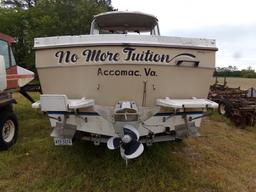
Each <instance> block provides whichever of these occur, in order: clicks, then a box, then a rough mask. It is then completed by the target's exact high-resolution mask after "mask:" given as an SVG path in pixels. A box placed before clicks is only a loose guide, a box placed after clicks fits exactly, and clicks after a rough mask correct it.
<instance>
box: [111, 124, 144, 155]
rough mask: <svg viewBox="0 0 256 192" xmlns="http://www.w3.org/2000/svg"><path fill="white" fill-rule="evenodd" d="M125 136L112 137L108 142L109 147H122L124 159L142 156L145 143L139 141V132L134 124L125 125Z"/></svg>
mask: <svg viewBox="0 0 256 192" xmlns="http://www.w3.org/2000/svg"><path fill="white" fill-rule="evenodd" d="M123 133H124V135H123V137H111V138H109V140H108V142H107V146H108V148H109V149H111V150H114V149H118V148H120V149H121V155H122V157H123V158H124V159H134V158H136V157H138V156H140V155H141V154H142V153H143V151H144V146H143V144H142V143H141V142H140V141H139V138H140V136H139V132H138V130H137V129H136V128H135V127H133V126H132V125H128V124H127V125H124V126H123Z"/></svg>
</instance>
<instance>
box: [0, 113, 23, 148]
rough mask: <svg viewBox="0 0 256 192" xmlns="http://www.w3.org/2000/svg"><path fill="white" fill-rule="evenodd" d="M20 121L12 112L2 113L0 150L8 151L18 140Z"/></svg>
mask: <svg viewBox="0 0 256 192" xmlns="http://www.w3.org/2000/svg"><path fill="white" fill-rule="evenodd" d="M18 130H19V129H18V121H17V117H16V115H15V114H14V113H13V112H12V111H3V112H1V113H0V150H7V149H8V148H10V147H11V146H12V145H13V144H14V143H15V142H16V140H17V136H18Z"/></svg>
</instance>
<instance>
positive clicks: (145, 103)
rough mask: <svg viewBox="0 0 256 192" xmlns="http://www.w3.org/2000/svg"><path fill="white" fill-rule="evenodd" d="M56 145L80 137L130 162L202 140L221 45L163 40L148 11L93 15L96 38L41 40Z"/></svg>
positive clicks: (39, 64)
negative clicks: (169, 144)
mask: <svg viewBox="0 0 256 192" xmlns="http://www.w3.org/2000/svg"><path fill="white" fill-rule="evenodd" d="M34 49H35V54H36V68H37V71H38V75H39V79H40V83H41V87H42V91H43V94H42V95H41V96H40V100H39V101H37V102H36V103H34V104H33V105H32V107H33V108H40V109H41V110H42V111H44V112H47V114H48V116H49V119H50V123H51V126H52V127H53V131H52V133H51V136H52V137H53V139H54V143H55V145H72V144H73V143H72V142H73V140H74V138H80V139H84V140H89V141H93V142H94V144H96V145H98V144H100V143H107V146H108V148H109V149H119V148H120V151H121V156H122V157H123V158H124V159H126V160H127V159H133V158H136V157H138V156H139V155H140V154H141V153H142V152H143V150H144V145H143V144H146V145H152V143H154V142H161V141H169V140H176V139H182V138H185V137H186V136H188V135H191V136H198V135H199V132H198V128H199V127H200V124H201V118H202V117H203V116H204V112H206V111H207V110H208V109H210V108H217V107H218V105H217V104H216V103H215V102H212V101H210V100H207V99H206V98H207V95H208V91H209V87H210V82H211V79H212V75H213V72H214V68H215V53H216V51H217V47H216V42H215V40H211V39H198V38H184V37H167V36H161V35H160V30H159V25H158V19H157V18H156V17H155V16H153V15H150V14H144V13H141V12H128V11H112V12H106V13H101V14H98V15H96V16H94V18H93V21H92V23H91V29H90V34H89V35H78V36H56V37H43V38H35V40H34Z"/></svg>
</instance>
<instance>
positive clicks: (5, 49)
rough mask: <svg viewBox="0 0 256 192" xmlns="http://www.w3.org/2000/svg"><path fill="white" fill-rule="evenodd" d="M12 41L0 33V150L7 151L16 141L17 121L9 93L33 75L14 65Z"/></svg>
mask: <svg viewBox="0 0 256 192" xmlns="http://www.w3.org/2000/svg"><path fill="white" fill-rule="evenodd" d="M12 43H14V39H13V38H12V37H10V36H8V35H4V34H2V33H0V149H2V150H4V149H8V148H9V147H11V146H12V145H13V144H14V143H15V142H16V139H17V135H18V121H17V117H16V115H15V114H14V112H13V109H12V104H14V103H16V101H15V99H13V98H12V95H11V92H13V90H18V89H19V88H21V87H23V86H25V85H26V84H27V83H29V82H30V81H32V80H33V78H34V73H33V72H31V71H29V70H26V69H24V68H22V67H19V66H17V65H16V62H15V59H14V56H13V53H12V49H11V44H12Z"/></svg>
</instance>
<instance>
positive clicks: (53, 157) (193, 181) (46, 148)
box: [0, 95, 256, 192]
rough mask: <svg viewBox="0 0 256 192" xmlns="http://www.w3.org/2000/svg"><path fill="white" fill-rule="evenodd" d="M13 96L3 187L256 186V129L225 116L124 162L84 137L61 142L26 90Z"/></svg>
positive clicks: (215, 191) (0, 163) (193, 191)
mask: <svg viewBox="0 0 256 192" xmlns="http://www.w3.org/2000/svg"><path fill="white" fill-rule="evenodd" d="M15 97H16V98H17V100H18V102H19V104H18V105H16V106H15V111H16V114H17V115H18V118H19V123H20V133H19V138H18V141H17V143H16V144H15V145H14V146H13V147H12V148H10V150H8V151H2V152H0V191H4V192H9V191H15V192H16V191H17V192H21V191H49V192H51V191H54V192H56V191H72V192H73V191H74V192H76V191H96V192H97V191H106V192H108V191H109V192H115V191H142V192H143V191H147V192H151V191H152V192H154V191H158V192H161V191H177V192H178V191H179V192H180V191H189V192H197V191H199V192H222V191H223V192H229V191H230V192H236V191H237V192H238V191H239V192H243V191H248V192H254V191H255V189H256V161H255V159H256V131H255V129H256V128H255V129H254V128H247V129H238V128H235V127H233V126H232V124H229V123H228V124H227V123H226V120H225V119H221V117H212V118H210V119H209V118H206V119H205V120H204V121H203V124H202V127H201V134H202V136H201V137H199V138H188V139H186V140H184V141H183V142H180V143H177V142H166V143H160V144H154V145H153V146H152V147H147V148H146V150H145V152H144V153H143V155H142V156H141V157H140V158H138V159H135V160H133V161H130V162H129V165H128V167H126V166H125V162H124V161H123V160H122V158H121V157H120V155H119V152H118V151H110V150H108V149H107V148H106V146H105V145H104V144H102V145H101V146H99V147H97V146H94V145H93V144H92V143H89V142H85V141H79V142H77V143H75V144H74V146H72V147H67V146H65V147H55V146H54V145H53V141H52V139H51V138H50V136H49V134H50V132H51V128H50V127H49V123H48V120H47V118H46V117H45V116H43V115H42V114H41V113H40V112H37V111H35V110H32V109H31V107H30V106H31V105H30V103H29V102H27V101H25V100H24V99H23V98H22V97H21V96H19V95H15ZM215 116H217V115H216V114H215ZM216 118H217V119H216Z"/></svg>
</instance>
